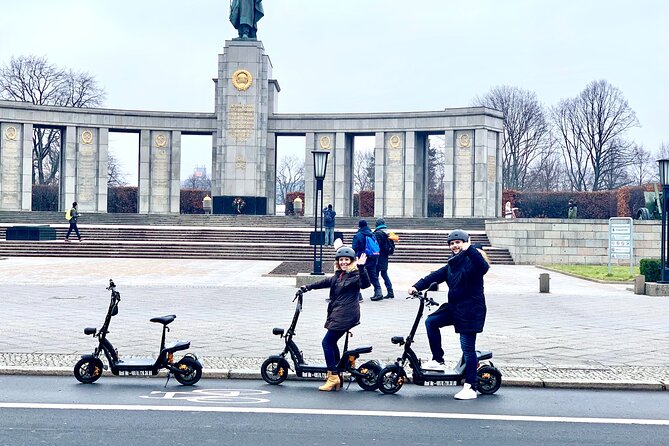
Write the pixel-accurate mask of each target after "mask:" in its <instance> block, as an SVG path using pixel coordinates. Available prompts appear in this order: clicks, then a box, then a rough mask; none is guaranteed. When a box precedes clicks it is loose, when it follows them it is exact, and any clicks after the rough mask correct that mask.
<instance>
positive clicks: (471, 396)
mask: <svg viewBox="0 0 669 446" xmlns="http://www.w3.org/2000/svg"><path fill="white" fill-rule="evenodd" d="M453 398H455V399H456V400H475V399H476V390H474V389H472V385H471V384H469V383H465V385H464V386H462V390H461V391H459V392H458V393H456V394H455V396H454V397H453Z"/></svg>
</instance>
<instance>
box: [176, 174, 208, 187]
mask: <svg viewBox="0 0 669 446" xmlns="http://www.w3.org/2000/svg"><path fill="white" fill-rule="evenodd" d="M181 185H182V186H183V187H184V188H185V189H197V190H211V179H210V178H209V176H208V175H207V174H206V172H205V173H202V172H194V173H193V174H192V175H191V176H189V177H188V178H186V179H185V180H184V182H183V183H181Z"/></svg>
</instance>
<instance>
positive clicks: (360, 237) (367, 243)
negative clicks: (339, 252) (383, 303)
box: [351, 219, 383, 302]
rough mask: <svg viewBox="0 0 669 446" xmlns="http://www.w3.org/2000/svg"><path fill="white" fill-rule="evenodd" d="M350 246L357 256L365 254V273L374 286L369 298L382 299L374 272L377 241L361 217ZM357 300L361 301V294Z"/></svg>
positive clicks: (376, 258) (377, 277) (377, 253)
mask: <svg viewBox="0 0 669 446" xmlns="http://www.w3.org/2000/svg"><path fill="white" fill-rule="evenodd" d="M351 248H353V250H354V251H355V255H356V256H357V257H358V258H359V257H360V256H361V255H362V254H366V255H367V261H366V262H365V265H366V268H365V269H366V270H367V274H369V281H370V282H371V283H372V286H373V287H374V295H373V296H372V298H371V300H373V301H379V300H383V293H382V292H381V285H380V284H379V276H378V274H377V272H376V264H377V261H378V258H379V243H378V242H377V241H376V237H374V233H373V232H372V230H371V229H369V226H367V221H365V220H364V219H361V220H360V221H359V222H358V232H356V233H355V235H354V236H353V241H352V242H351ZM358 300H359V301H361V302H362V300H363V299H362V294H360V296H359V297H358Z"/></svg>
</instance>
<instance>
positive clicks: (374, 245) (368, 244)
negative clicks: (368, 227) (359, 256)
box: [365, 235, 381, 256]
mask: <svg viewBox="0 0 669 446" xmlns="http://www.w3.org/2000/svg"><path fill="white" fill-rule="evenodd" d="M380 250H381V248H379V242H377V241H376V237H374V236H371V237H370V236H368V235H366V236H365V254H367V255H368V256H378V255H379V251H380Z"/></svg>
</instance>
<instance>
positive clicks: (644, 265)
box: [639, 259, 661, 282]
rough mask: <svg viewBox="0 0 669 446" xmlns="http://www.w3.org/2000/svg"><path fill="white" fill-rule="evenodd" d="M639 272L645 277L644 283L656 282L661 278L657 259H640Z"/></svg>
mask: <svg viewBox="0 0 669 446" xmlns="http://www.w3.org/2000/svg"><path fill="white" fill-rule="evenodd" d="M639 272H640V273H641V274H642V275H644V276H645V278H646V282H658V281H659V280H660V276H661V265H660V260H658V259H641V260H640V261H639Z"/></svg>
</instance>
